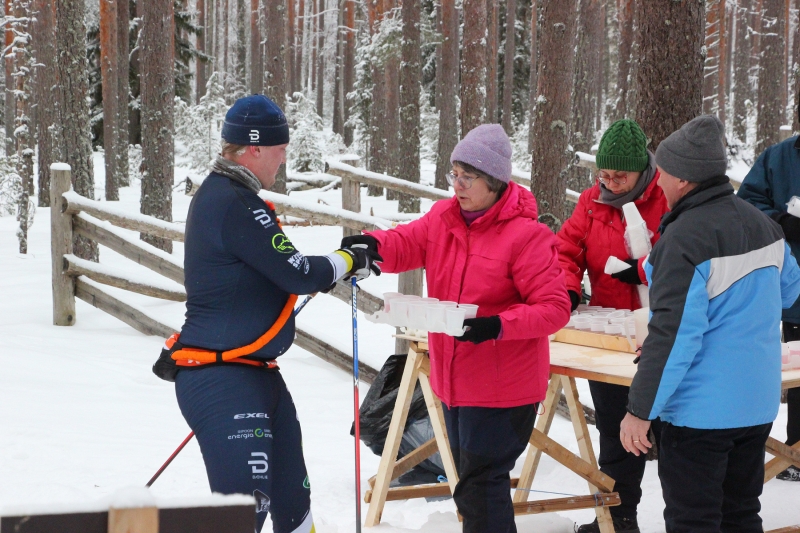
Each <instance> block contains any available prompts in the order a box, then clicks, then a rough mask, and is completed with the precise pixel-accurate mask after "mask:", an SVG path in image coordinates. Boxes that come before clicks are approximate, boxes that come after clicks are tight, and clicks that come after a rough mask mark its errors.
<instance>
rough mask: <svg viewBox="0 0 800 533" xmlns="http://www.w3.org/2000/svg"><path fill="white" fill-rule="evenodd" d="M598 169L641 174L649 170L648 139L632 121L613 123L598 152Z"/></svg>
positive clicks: (624, 120) (605, 134) (604, 135)
mask: <svg viewBox="0 0 800 533" xmlns="http://www.w3.org/2000/svg"><path fill="white" fill-rule="evenodd" d="M596 164H597V168H599V169H604V170H620V171H627V172H641V171H643V170H644V169H645V168H647V137H645V135H644V132H643V131H642V128H640V127H639V125H638V124H637V123H636V122H634V121H632V120H627V119H623V120H618V121H616V122H615V123H613V124H612V125H611V126H609V128H608V129H607V130H606V132H605V133H604V134H603V138H602V139H600V148H599V149H598V150H597V159H596Z"/></svg>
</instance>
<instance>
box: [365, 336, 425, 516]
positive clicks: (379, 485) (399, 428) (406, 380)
mask: <svg viewBox="0 0 800 533" xmlns="http://www.w3.org/2000/svg"><path fill="white" fill-rule="evenodd" d="M423 359H424V356H423V355H422V354H420V353H417V352H415V351H414V350H409V352H408V359H406V365H405V368H404V369H403V377H402V379H401V380H400V386H399V388H398V391H397V400H396V401H395V404H394V410H393V411H392V420H391V422H390V423H389V431H388V432H387V434H386V442H385V444H384V446H383V454H381V461H380V463H379V465H378V473H377V478H376V479H375V487H374V488H373V489H372V491H371V495H370V502H369V508H368V509H367V517H366V520H365V522H364V525H365V526H367V527H372V526H377V525H378V524H380V522H381V515H382V514H383V507H384V504H385V503H386V495H387V494H388V492H389V482H390V481H391V474H392V469H393V467H394V463H395V460H396V459H397V452H398V451H399V450H400V441H401V440H402V438H403V431H404V428H405V426H406V419H407V418H408V408H409V406H410V405H411V398H412V396H413V395H414V389H415V388H416V386H417V378H418V376H419V365H420V363H421V362H422V360H423Z"/></svg>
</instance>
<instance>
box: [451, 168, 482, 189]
mask: <svg viewBox="0 0 800 533" xmlns="http://www.w3.org/2000/svg"><path fill="white" fill-rule="evenodd" d="M446 178H447V183H449V184H450V186H451V187H455V186H456V182H458V184H459V185H461V188H463V189H469V188H470V187H472V182H473V181H475V180H478V179H481V177H480V176H461V177H458V176H456V175H455V174H454V173H452V172H448V173H447V176H446Z"/></svg>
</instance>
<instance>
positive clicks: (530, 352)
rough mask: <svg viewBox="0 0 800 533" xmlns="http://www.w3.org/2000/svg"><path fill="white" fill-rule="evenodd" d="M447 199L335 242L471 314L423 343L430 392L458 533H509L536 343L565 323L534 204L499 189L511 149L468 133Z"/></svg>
mask: <svg viewBox="0 0 800 533" xmlns="http://www.w3.org/2000/svg"><path fill="white" fill-rule="evenodd" d="M450 162H451V163H452V165H453V170H452V172H451V173H450V174H448V182H449V183H450V184H451V185H452V186H453V189H454V190H455V197H454V198H452V199H450V200H441V201H439V202H436V203H435V204H434V205H433V207H432V208H431V210H430V211H429V212H428V213H427V214H425V215H424V216H423V217H422V218H420V219H419V220H416V221H414V222H411V223H410V224H405V225H402V226H399V227H397V228H395V229H392V230H388V231H374V232H371V233H368V234H366V235H360V236H354V237H346V238H345V239H344V240H343V241H342V242H343V244H342V245H343V246H352V245H353V244H366V245H367V246H368V247H369V248H371V249H373V250H375V251H378V250H379V253H380V254H381V256H383V264H382V265H381V267H382V269H383V271H385V272H404V271H406V270H413V269H416V268H420V267H425V274H426V280H427V283H428V296H431V297H434V298H438V299H440V300H448V301H456V302H459V303H469V304H477V305H478V306H479V307H478V316H477V318H473V319H467V320H465V322H464V325H465V326H469V329H468V330H467V331H466V333H464V335H462V336H461V337H455V338H454V337H450V336H447V335H444V334H440V333H432V334H430V338H429V342H428V344H429V346H430V359H431V386H432V387H433V391H434V392H435V393H436V395H437V396H438V397H439V399H441V401H442V403H443V404H444V417H445V422H446V424H447V433H448V436H449V438H450V446H451V448H452V451H453V456H454V458H455V461H456V468H457V471H458V475H459V482H458V485H457V486H456V491H455V494H454V499H455V502H456V505H457V507H458V510H459V512H460V513H461V515H462V516H463V518H464V531H465V532H489V531H491V532H493V533H505V532H515V531H516V527H515V525H514V510H513V506H512V503H511V495H510V482H509V472H510V471H511V468H512V467H513V466H514V463H515V462H516V460H517V458H518V457H519V456H520V455H521V454H522V452H523V451H524V450H525V446H526V445H527V443H528V439H529V438H530V434H531V431H532V430H533V424H534V420H535V418H536V406H537V404H538V402H541V401H542V400H543V399H544V397H545V392H546V389H547V380H548V377H549V372H550V352H549V344H548V340H547V336H548V335H550V334H552V333H555V332H556V331H558V330H559V329H560V328H561V327H563V326H564V325H565V324H566V323H567V321H568V320H569V314H570V300H569V296H568V295H567V291H566V288H565V284H564V274H563V273H562V272H561V268H560V267H559V264H558V253H557V251H556V240H555V237H554V235H553V234H552V232H551V231H550V230H549V229H548V228H547V226H545V225H543V224H540V223H539V222H538V221H537V212H536V200H535V199H534V197H533V195H532V194H531V193H530V192H529V191H528V190H526V189H523V188H522V187H520V186H518V185H517V184H516V183H513V182H511V181H510V178H511V143H510V142H509V140H508V137H507V136H506V134H505V132H504V131H503V128H502V127H501V126H499V125H497V124H486V125H482V126H478V127H477V128H475V129H474V130H472V131H470V132H469V133H468V134H467V135H466V136H465V137H464V139H462V140H461V142H459V143H458V145H457V146H456V148H455V150H453V153H452V155H451V156H450Z"/></svg>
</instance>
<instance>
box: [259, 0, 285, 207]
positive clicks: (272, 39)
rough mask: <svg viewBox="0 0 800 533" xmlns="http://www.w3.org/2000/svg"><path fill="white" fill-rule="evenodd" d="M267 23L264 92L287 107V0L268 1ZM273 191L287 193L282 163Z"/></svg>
mask: <svg viewBox="0 0 800 533" xmlns="http://www.w3.org/2000/svg"><path fill="white" fill-rule="evenodd" d="M265 19H266V23H267V35H269V38H268V39H267V40H266V49H265V51H264V57H265V61H264V64H265V65H266V72H265V76H264V80H265V89H264V94H266V95H267V96H268V97H269V98H271V99H272V100H273V101H274V102H275V103H276V104H277V105H278V107H280V108H281V109H285V107H286V48H287V46H286V0H270V1H268V2H266V11H265ZM272 191H273V192H277V193H281V194H286V166H285V165H281V167H280V170H279V171H278V175H277V176H276V177H275V185H274V186H273V187H272Z"/></svg>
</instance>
